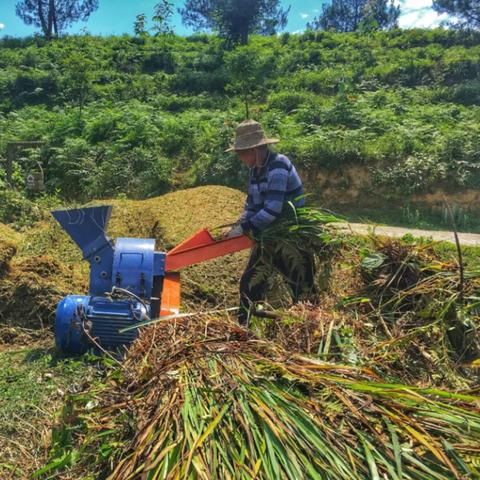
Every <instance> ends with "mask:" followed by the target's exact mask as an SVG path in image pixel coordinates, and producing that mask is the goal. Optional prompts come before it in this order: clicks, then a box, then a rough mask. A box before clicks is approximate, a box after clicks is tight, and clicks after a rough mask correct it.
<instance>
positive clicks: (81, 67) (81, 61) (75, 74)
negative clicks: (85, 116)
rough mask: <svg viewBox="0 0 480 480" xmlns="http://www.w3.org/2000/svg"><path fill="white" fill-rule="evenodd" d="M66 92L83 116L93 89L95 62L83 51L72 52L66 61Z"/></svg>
mask: <svg viewBox="0 0 480 480" xmlns="http://www.w3.org/2000/svg"><path fill="white" fill-rule="evenodd" d="M63 66H64V69H65V70H64V77H63V83H64V93H65V97H66V99H67V100H68V101H70V102H71V103H72V104H73V105H75V106H76V107H78V112H79V116H80V117H81V116H82V111H83V107H84V105H85V103H86V101H87V99H88V98H89V96H90V94H91V90H92V83H93V72H94V71H95V64H94V62H92V61H91V60H90V59H88V58H87V57H85V56H84V55H82V54H81V53H77V52H75V53H72V54H71V55H70V56H69V57H67V58H66V59H65V60H64V62H63Z"/></svg>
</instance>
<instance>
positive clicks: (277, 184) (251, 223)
mask: <svg viewBox="0 0 480 480" xmlns="http://www.w3.org/2000/svg"><path fill="white" fill-rule="evenodd" d="M287 184H288V166H287V165H286V164H285V163H284V162H281V161H275V162H274V164H273V165H272V170H270V172H269V174H268V183H267V192H266V194H265V201H264V203H263V208H262V209H261V210H260V211H258V212H257V213H255V214H254V215H252V216H251V217H249V218H246V219H245V220H244V221H242V223H241V226H242V229H243V231H244V232H248V231H250V230H253V231H259V230H263V229H264V228H265V227H267V226H268V225H270V224H271V223H272V222H273V221H275V220H276V219H277V218H278V217H279V216H280V214H281V213H282V209H283V203H284V201H285V193H286V190H287Z"/></svg>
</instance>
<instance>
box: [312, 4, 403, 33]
mask: <svg viewBox="0 0 480 480" xmlns="http://www.w3.org/2000/svg"><path fill="white" fill-rule="evenodd" d="M399 17H400V6H397V5H395V3H394V0H332V3H331V4H330V5H323V6H322V13H321V14H320V15H319V16H318V17H317V18H315V20H314V21H313V22H312V23H310V24H308V28H310V29H312V30H335V31H337V32H354V31H356V30H391V29H392V28H396V27H398V19H399Z"/></svg>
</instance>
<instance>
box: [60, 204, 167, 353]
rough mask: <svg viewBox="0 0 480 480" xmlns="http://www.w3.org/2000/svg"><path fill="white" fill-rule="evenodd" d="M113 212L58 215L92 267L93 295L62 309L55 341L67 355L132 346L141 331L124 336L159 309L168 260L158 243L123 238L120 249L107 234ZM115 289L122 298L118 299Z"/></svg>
mask: <svg viewBox="0 0 480 480" xmlns="http://www.w3.org/2000/svg"><path fill="white" fill-rule="evenodd" d="M111 211H112V207H111V206H100V207H89V208H80V209H74V210H56V211H53V212H52V215H53V216H54V217H55V219H56V220H57V221H58V222H59V223H60V225H61V226H62V227H63V228H64V229H65V231H66V232H67V233H68V234H69V235H70V237H71V238H72V240H73V241H74V242H75V243H76V244H77V245H78V246H79V247H80V249H81V250H82V253H83V258H84V259H85V260H87V261H88V262H89V263H90V286H89V295H86V296H81V295H69V296H67V297H65V298H64V299H63V300H62V301H61V302H60V303H59V305H58V307H57V312H56V317H55V341H56V344H57V347H58V348H59V349H60V350H62V351H63V352H65V353H84V352H86V351H87V350H88V349H90V348H94V347H95V345H96V344H98V345H100V346H101V347H102V348H105V349H117V348H119V347H122V346H123V345H128V344H129V343H131V342H132V341H133V340H135V338H136V337H137V336H138V331H137V330H130V331H128V332H125V333H123V334H121V333H119V330H120V329H122V328H124V327H127V326H131V325H133V324H135V323H137V322H140V321H143V320H145V319H146V318H148V317H149V316H150V315H151V314H152V313H153V314H155V313H156V312H155V308H156V309H157V310H158V308H159V301H160V300H159V297H160V289H161V279H162V278H163V276H164V270H165V257H166V254H165V253H163V252H155V251H154V250H155V240H154V239H143V238H118V239H117V241H116V242H115V244H114V243H113V242H112V241H111V240H110V239H109V238H108V237H107V236H106V234H105V229H106V227H107V224H108V221H109V219H110V215H111ZM115 288H116V289H117V291H119V292H122V295H121V296H115V295H112V292H114V291H115V290H114V289H115ZM155 302H156V306H155ZM92 339H93V340H92Z"/></svg>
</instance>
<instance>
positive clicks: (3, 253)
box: [0, 223, 20, 278]
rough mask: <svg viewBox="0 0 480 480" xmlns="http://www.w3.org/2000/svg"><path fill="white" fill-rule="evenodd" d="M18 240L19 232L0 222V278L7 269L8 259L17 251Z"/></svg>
mask: <svg viewBox="0 0 480 480" xmlns="http://www.w3.org/2000/svg"><path fill="white" fill-rule="evenodd" d="M19 241H20V234H18V233H17V232H15V231H14V230H13V229H11V228H10V227H9V226H8V225H4V224H3V223H0V278H1V277H2V275H4V274H5V273H6V272H7V271H8V269H9V265H10V261H11V260H12V258H13V257H14V256H15V254H16V253H17V246H18V243H19Z"/></svg>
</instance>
